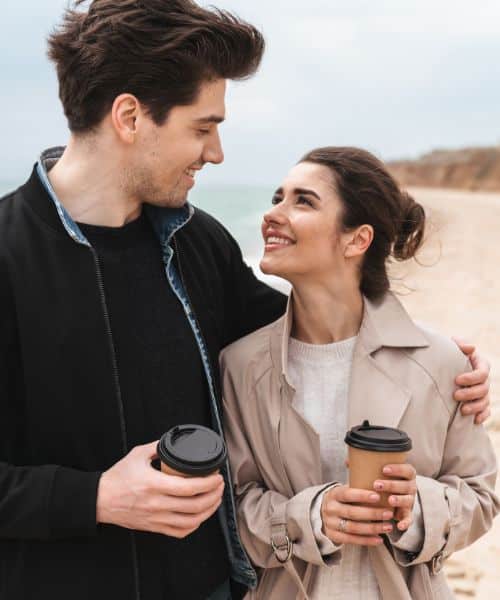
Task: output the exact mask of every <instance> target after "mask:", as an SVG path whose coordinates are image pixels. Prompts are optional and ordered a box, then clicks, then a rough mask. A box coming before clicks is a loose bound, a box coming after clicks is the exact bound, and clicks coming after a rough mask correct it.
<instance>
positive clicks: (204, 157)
mask: <svg viewBox="0 0 500 600" xmlns="http://www.w3.org/2000/svg"><path fill="white" fill-rule="evenodd" d="M225 92H226V80H224V79H218V80H215V81H212V82H209V83H204V84H202V86H201V88H200V93H199V96H198V98H197V100H196V101H195V102H194V104H190V105H188V106H176V107H174V108H173V109H172V110H171V111H170V113H169V115H168V118H167V120H166V122H165V123H164V124H163V125H161V126H158V125H155V123H154V122H153V121H152V119H150V118H149V117H144V116H143V117H142V119H141V126H140V127H138V130H137V140H136V143H135V144H134V153H133V158H132V160H131V162H130V163H129V165H128V168H127V173H126V174H125V185H126V187H127V191H128V192H129V193H130V194H131V195H132V196H134V197H135V198H136V199H138V200H139V201H140V202H147V203H148V204H153V205H156V206H165V207H171V208H175V207H180V206H182V205H183V204H185V202H186V200H187V195H188V192H189V190H190V189H191V188H192V187H193V186H194V184H195V177H196V175H197V172H198V171H199V170H200V169H202V168H203V166H204V165H205V164H206V163H213V164H219V163H221V162H222V161H223V160H224V154H223V152H222V146H221V142H220V138H219V131H218V125H219V123H221V122H222V121H223V120H224V118H225V102H224V98H225Z"/></svg>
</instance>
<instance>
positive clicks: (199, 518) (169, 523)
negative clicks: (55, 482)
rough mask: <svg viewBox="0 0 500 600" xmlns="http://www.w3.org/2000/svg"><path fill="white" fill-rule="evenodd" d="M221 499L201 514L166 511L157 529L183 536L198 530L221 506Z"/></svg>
mask: <svg viewBox="0 0 500 600" xmlns="http://www.w3.org/2000/svg"><path fill="white" fill-rule="evenodd" d="M219 506H220V501H219V502H217V503H215V504H213V505H212V506H211V507H209V509H208V510H206V511H204V512H203V513H201V514H199V515H184V514H176V513H170V512H168V513H166V515H165V517H164V519H161V520H159V522H158V526H157V527H156V528H155V530H160V531H162V532H163V531H169V533H167V534H166V535H171V536H172V537H177V538H183V537H186V536H187V535H190V534H191V533H193V532H194V531H196V530H197V529H198V528H199V527H200V525H201V524H202V523H204V522H205V521H206V520H207V519H209V518H210V517H211V516H212V515H213V514H214V513H215V512H216V510H217V509H218V508H219Z"/></svg>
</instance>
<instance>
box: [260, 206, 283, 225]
mask: <svg viewBox="0 0 500 600" xmlns="http://www.w3.org/2000/svg"><path fill="white" fill-rule="evenodd" d="M286 220H287V216H286V211H285V209H284V207H283V206H282V203H281V202H280V203H279V204H275V205H274V206H273V207H272V208H270V209H269V210H268V211H267V212H266V214H265V215H264V221H265V222H266V223H267V224H268V225H270V224H272V223H280V224H283V223H285V222H286Z"/></svg>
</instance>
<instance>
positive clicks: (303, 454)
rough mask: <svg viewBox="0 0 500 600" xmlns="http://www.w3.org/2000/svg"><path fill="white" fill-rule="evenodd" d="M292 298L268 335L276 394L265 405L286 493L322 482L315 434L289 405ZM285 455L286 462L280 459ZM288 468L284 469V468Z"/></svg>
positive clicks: (292, 388) (291, 398)
mask: <svg viewBox="0 0 500 600" xmlns="http://www.w3.org/2000/svg"><path fill="white" fill-rule="evenodd" d="M292 321H293V316H292V300H291V297H290V298H289V300H288V306H287V310H286V313H285V315H284V316H283V317H282V318H281V319H279V320H278V321H277V322H276V326H275V328H274V330H273V332H272V334H271V358H272V360H273V364H274V367H275V368H274V372H275V373H277V374H278V381H277V382H276V383H277V385H278V387H279V390H280V393H279V396H277V397H276V398H275V400H273V402H272V404H271V405H270V406H269V416H270V421H271V425H272V429H273V435H274V437H275V440H276V441H277V444H278V446H279V449H280V455H281V457H282V463H283V470H284V474H285V475H286V484H287V487H288V488H289V491H290V493H294V494H295V493H297V492H298V491H300V490H302V489H304V488H305V487H310V486H313V485H319V484H321V483H322V473H321V455H320V443H319V436H318V434H317V433H316V432H315V431H314V429H313V428H312V427H311V425H310V424H309V423H308V422H307V421H306V420H305V419H304V418H303V417H302V416H301V415H300V414H299V413H298V412H297V411H296V410H295V408H294V407H293V396H294V394H295V389H294V387H293V385H292V384H291V382H290V377H289V375H288V370H287V364H288V342H289V339H290V332H291V328H292ZM284 456H286V461H285V459H284ZM278 458H279V457H277V459H278ZM287 467H288V468H287Z"/></svg>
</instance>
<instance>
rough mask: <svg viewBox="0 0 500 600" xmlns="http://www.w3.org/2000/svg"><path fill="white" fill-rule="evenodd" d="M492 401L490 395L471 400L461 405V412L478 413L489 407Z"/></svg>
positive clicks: (465, 414)
mask: <svg viewBox="0 0 500 600" xmlns="http://www.w3.org/2000/svg"><path fill="white" fill-rule="evenodd" d="M489 405H490V401H489V398H488V396H486V397H485V398H482V399H481V400H469V402H464V403H463V404H462V405H461V406H460V412H461V413H462V414H463V415H464V416H467V415H476V414H478V413H480V412H483V411H485V410H487V409H488V408H489Z"/></svg>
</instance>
